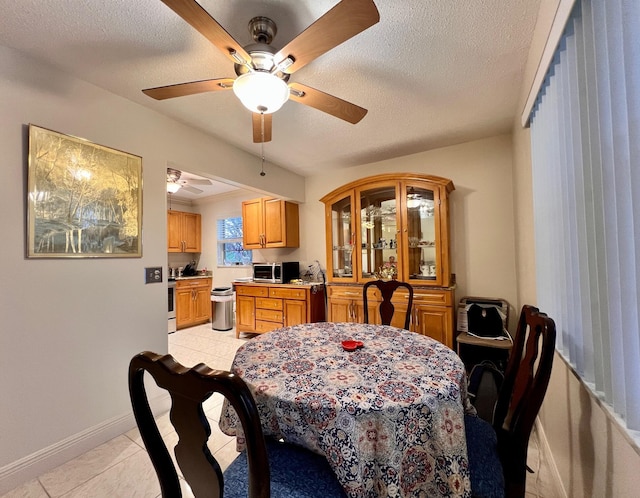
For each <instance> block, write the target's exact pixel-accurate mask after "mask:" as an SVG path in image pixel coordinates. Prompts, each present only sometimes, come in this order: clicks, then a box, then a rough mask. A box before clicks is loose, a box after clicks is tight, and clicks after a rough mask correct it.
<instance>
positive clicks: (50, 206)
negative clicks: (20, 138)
mask: <svg viewBox="0 0 640 498" xmlns="http://www.w3.org/2000/svg"><path fill="white" fill-rule="evenodd" d="M27 184H28V185H27V204H28V209H27V213H28V214H27V247H28V249H27V257H28V258H140V257H142V158H141V157H139V156H135V155H133V154H128V153H126V152H122V151H119V150H115V149H111V148H109V147H104V146H102V145H97V144H94V143H91V142H89V141H88V140H84V139H82V138H77V137H73V136H69V135H64V134H62V133H58V132H55V131H51V130H47V129H46V128H41V127H39V126H35V125H33V124H29V159H28V182H27Z"/></svg>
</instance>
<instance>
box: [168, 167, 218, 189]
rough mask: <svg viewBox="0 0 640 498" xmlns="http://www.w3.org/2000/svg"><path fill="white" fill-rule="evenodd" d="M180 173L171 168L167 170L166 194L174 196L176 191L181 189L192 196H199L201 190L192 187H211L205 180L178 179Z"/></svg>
mask: <svg viewBox="0 0 640 498" xmlns="http://www.w3.org/2000/svg"><path fill="white" fill-rule="evenodd" d="M181 176H182V171H179V170H177V169H173V168H167V192H169V193H170V194H175V193H176V192H177V191H178V190H180V189H183V190H185V191H187V192H191V193H192V194H200V193H202V192H203V190H200V189H199V188H196V187H193V186H192V185H211V181H210V180H207V179H201V180H199V179H195V178H189V179H182V180H181V179H180V177H181Z"/></svg>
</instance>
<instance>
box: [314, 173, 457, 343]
mask: <svg viewBox="0 0 640 498" xmlns="http://www.w3.org/2000/svg"><path fill="white" fill-rule="evenodd" d="M453 190H454V185H453V182H452V181H451V180H448V179H446V178H441V177H437V176H432V175H419V174H410V173H407V174H383V175H376V176H371V177H367V178H362V179H359V180H356V181H354V182H351V183H349V184H347V185H344V186H342V187H340V188H338V189H336V190H334V191H333V192H331V193H329V194H327V195H326V196H324V197H323V198H322V199H321V201H322V202H323V203H324V204H325V229H326V254H327V275H328V281H329V286H328V290H327V292H328V312H329V317H328V319H329V320H330V321H356V322H361V321H362V320H363V310H362V285H363V284H364V283H365V282H367V281H370V280H375V279H377V278H397V279H398V280H402V281H404V282H408V283H410V284H411V285H412V286H413V287H414V304H413V309H411V310H407V308H406V296H404V297H403V295H402V293H400V294H398V293H397V296H399V297H396V296H394V300H393V301H394V305H396V312H395V314H394V318H393V322H392V325H396V326H400V327H401V326H402V325H403V324H404V313H406V312H409V313H411V330H413V331H414V332H418V333H421V334H424V335H428V336H430V337H433V338H435V339H437V340H439V341H440V342H443V343H444V344H446V345H447V346H449V347H453V339H454V338H453V331H454V316H455V315H454V310H453V306H454V302H455V295H454V291H455V278H454V276H453V275H452V274H451V268H450V254H449V253H450V249H449V240H450V239H449V194H450V193H451V192H452V191H453ZM340 284H343V285H340ZM348 294H351V296H349V295H348ZM403 302H404V303H405V304H404V305H403ZM374 308H376V309H375V310H374V311H375V312H374V313H373V314H372V311H371V309H370V311H369V316H370V321H371V320H372V317H376V318H375V320H379V318H378V312H377V304H376V306H374Z"/></svg>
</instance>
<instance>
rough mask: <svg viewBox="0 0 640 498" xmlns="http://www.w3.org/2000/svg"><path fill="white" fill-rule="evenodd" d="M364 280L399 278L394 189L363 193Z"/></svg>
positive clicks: (361, 220) (361, 214)
mask: <svg viewBox="0 0 640 498" xmlns="http://www.w3.org/2000/svg"><path fill="white" fill-rule="evenodd" d="M359 197H360V199H359V200H360V205H359V209H360V213H359V214H360V238H359V241H360V276H359V280H361V279H370V278H376V277H381V278H396V277H398V270H399V268H400V267H399V262H398V240H397V237H398V226H399V224H398V202H397V199H396V187H395V184H394V185H388V186H381V187H378V188H370V189H367V190H361V191H360V194H359Z"/></svg>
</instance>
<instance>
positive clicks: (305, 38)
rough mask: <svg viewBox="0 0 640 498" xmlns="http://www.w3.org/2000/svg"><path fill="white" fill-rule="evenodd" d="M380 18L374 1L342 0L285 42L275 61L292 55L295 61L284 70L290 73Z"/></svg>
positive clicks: (278, 61)
mask: <svg viewBox="0 0 640 498" xmlns="http://www.w3.org/2000/svg"><path fill="white" fill-rule="evenodd" d="M379 20H380V13H379V12H378V9H377V8H376V5H375V4H374V3H373V0H342V1H341V2H340V3H338V4H337V5H336V6H335V7H333V8H332V9H331V10H329V11H328V12H327V13H326V14H325V15H323V16H322V17H320V18H319V19H318V20H317V21H316V22H314V23H313V24H312V25H311V26H309V27H308V28H307V29H305V30H304V31H303V32H302V33H300V34H299V35H298V36H296V37H295V38H294V39H293V40H291V41H290V42H289V43H288V44H287V45H285V46H284V47H283V48H282V50H280V51H279V52H278V53H277V54H276V55H275V56H274V61H275V62H276V63H280V62H282V61H283V60H285V59H286V58H287V57H291V58H292V59H293V64H292V65H290V66H289V67H287V68H286V69H284V72H286V73H289V74H291V73H293V72H295V71H297V70H298V69H300V68H302V67H304V66H306V65H307V64H308V63H309V62H311V61H313V60H314V59H316V58H318V57H320V56H321V55H322V54H324V53H325V52H328V51H329V50H331V49H332V48H334V47H336V46H338V45H340V44H341V43H343V42H345V41H347V40H348V39H349V38H351V37H353V36H355V35H357V34H358V33H361V32H362V31H364V30H365V29H367V28H369V27H371V26H373V25H374V24H376V23H377V22H378V21H379Z"/></svg>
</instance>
